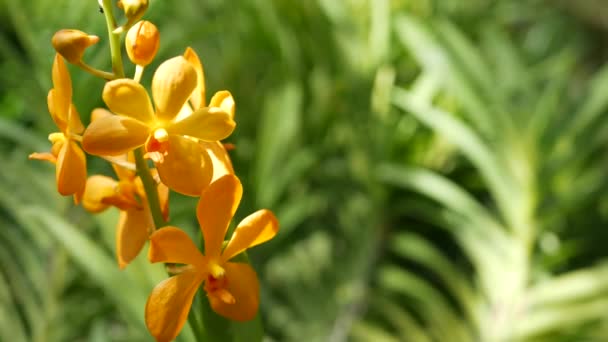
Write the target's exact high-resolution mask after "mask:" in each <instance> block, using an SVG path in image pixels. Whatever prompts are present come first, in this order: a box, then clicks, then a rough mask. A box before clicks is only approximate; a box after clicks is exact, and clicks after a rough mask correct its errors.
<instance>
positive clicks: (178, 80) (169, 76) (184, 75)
mask: <svg viewBox="0 0 608 342" xmlns="http://www.w3.org/2000/svg"><path fill="white" fill-rule="evenodd" d="M196 77H197V76H196V70H194V68H193V67H192V65H190V63H189V62H188V61H187V60H186V59H185V58H184V57H182V56H177V57H173V58H171V59H169V60H167V61H165V62H164V63H163V64H161V65H160V66H159V67H158V69H156V72H155V73H154V77H153V78H152V97H153V98H154V104H156V116H157V117H158V118H159V119H160V120H161V121H165V122H169V121H171V120H173V118H174V117H175V116H176V115H177V114H178V113H179V111H180V109H181V108H182V107H183V105H184V103H186V101H187V100H188V98H189V97H190V94H192V91H193V90H194V88H195V87H196Z"/></svg>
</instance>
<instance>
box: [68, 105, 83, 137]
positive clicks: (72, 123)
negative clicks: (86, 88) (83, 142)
mask: <svg viewBox="0 0 608 342" xmlns="http://www.w3.org/2000/svg"><path fill="white" fill-rule="evenodd" d="M68 128H69V132H68V133H76V134H81V133H82V132H83V131H84V125H83V124H82V121H81V120H80V114H78V111H77V110H76V107H75V106H74V104H71V105H70V113H69V114H68Z"/></svg>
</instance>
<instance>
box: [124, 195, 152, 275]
mask: <svg viewBox="0 0 608 342" xmlns="http://www.w3.org/2000/svg"><path fill="white" fill-rule="evenodd" d="M152 227H154V222H153V221H152V214H151V213H150V209H148V206H147V205H144V207H143V208H132V209H129V210H121V211H120V218H119V220H118V225H117V227H116V257H117V259H118V266H119V267H120V268H121V269H124V268H125V267H127V265H128V264H129V263H130V262H131V261H132V260H133V259H135V257H137V255H138V254H139V252H140V251H141V249H142V248H143V247H144V245H145V244H146V241H147V240H148V232H149V231H150V230H151V229H152Z"/></svg>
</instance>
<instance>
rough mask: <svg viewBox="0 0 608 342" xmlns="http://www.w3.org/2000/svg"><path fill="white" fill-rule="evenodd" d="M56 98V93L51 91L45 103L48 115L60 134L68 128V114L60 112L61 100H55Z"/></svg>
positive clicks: (53, 90)
mask: <svg viewBox="0 0 608 342" xmlns="http://www.w3.org/2000/svg"><path fill="white" fill-rule="evenodd" d="M57 96H58V95H57V91H56V90H55V89H51V90H49V93H48V95H47V97H46V101H47V105H48V107H49V113H50V114H51V118H53V121H54V122H55V125H57V127H58V128H59V130H60V131H61V132H66V131H67V127H68V118H67V113H68V112H67V111H66V112H62V111H61V109H60V108H59V104H63V103H62V101H61V100H59V99H56V98H57Z"/></svg>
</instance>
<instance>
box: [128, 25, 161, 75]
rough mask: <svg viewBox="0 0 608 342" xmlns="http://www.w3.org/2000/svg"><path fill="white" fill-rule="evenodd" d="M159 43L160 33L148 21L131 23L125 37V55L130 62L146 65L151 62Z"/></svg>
mask: <svg viewBox="0 0 608 342" xmlns="http://www.w3.org/2000/svg"><path fill="white" fill-rule="evenodd" d="M159 44H160V33H159V32H158V29H157V28H156V26H155V25H154V24H152V23H151V22H149V21H145V20H143V21H139V22H137V24H135V25H133V27H131V28H130V29H129V32H127V36H126V37H125V46H126V50H127V55H129V59H130V60H131V62H133V63H135V64H137V65H141V66H146V65H148V64H150V62H152V60H153V59H154V56H156V52H157V51H158V46H159Z"/></svg>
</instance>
